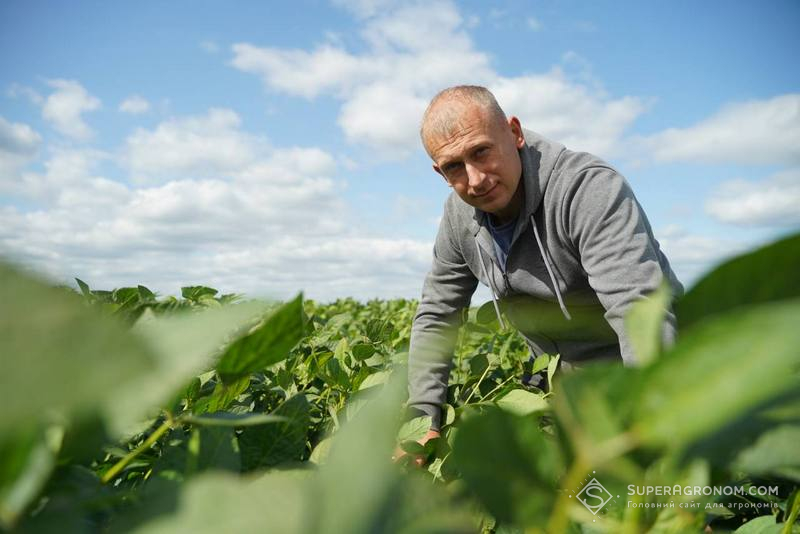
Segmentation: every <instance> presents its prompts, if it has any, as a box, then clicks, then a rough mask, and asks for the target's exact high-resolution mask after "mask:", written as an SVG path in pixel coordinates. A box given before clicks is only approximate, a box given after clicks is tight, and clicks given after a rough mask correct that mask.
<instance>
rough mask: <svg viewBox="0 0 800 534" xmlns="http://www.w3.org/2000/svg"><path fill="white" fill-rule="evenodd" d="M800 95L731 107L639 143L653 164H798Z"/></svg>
mask: <svg viewBox="0 0 800 534" xmlns="http://www.w3.org/2000/svg"><path fill="white" fill-rule="evenodd" d="M798 139H800V94H798V93H792V94H786V95H780V96H776V97H774V98H770V99H768V100H752V101H749V102H740V103H735V104H729V105H727V106H725V107H723V108H722V109H721V110H719V111H718V112H717V113H715V114H714V115H712V116H711V117H709V118H707V119H705V120H703V121H701V122H699V123H697V124H695V125H693V126H690V127H688V128H670V129H668V130H664V131H663V132H659V133H656V134H654V135H652V136H649V137H647V138H645V139H643V140H642V141H643V143H644V146H645V148H646V149H647V150H648V151H649V152H650V153H651V154H652V155H653V157H654V158H655V159H656V160H657V161H689V162H702V163H722V164H730V163H738V164H743V165H751V164H755V165H758V164H766V165H775V164H785V165H797V164H798V163H800V143H798V141H797V140H798Z"/></svg>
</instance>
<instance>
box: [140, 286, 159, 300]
mask: <svg viewBox="0 0 800 534" xmlns="http://www.w3.org/2000/svg"><path fill="white" fill-rule="evenodd" d="M136 289H138V290H139V300H140V301H141V302H154V301H155V300H156V295H155V293H153V292H152V291H150V290H149V289H148V288H146V287H145V286H142V285H140V286H137V287H136Z"/></svg>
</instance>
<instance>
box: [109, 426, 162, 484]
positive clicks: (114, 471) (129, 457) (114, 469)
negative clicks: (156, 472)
mask: <svg viewBox="0 0 800 534" xmlns="http://www.w3.org/2000/svg"><path fill="white" fill-rule="evenodd" d="M172 425H173V420H172V417H171V416H170V415H169V414H167V418H166V419H165V420H164V422H163V423H161V426H159V427H158V428H157V429H156V431H155V432H153V433H152V434H150V436H149V437H148V438H147V439H146V440H144V442H142V444H141V445H139V446H138V447H136V448H135V449H133V450H132V451H131V452H129V453H128V454H126V455H125V457H124V458H122V459H121V460H120V461H118V462H117V463H115V464H114V465H113V466H111V469H109V470H108V471H106V473H105V474H104V475H103V477H102V478H101V479H100V481H101V482H102V483H103V484H108V482H109V481H110V480H111V479H112V478H114V477H115V476H117V475H118V474H119V472H120V471H122V470H123V469H125V467H126V466H127V465H128V464H129V463H131V462H132V461H133V460H134V459H135V458H136V457H137V456H139V455H140V454H142V453H143V452H144V451H146V450H147V449H149V448H150V446H151V445H153V443H155V442H156V441H158V439H159V438H160V437H161V436H163V435H164V433H165V432H166V431H167V430H169V429H170V428H172Z"/></svg>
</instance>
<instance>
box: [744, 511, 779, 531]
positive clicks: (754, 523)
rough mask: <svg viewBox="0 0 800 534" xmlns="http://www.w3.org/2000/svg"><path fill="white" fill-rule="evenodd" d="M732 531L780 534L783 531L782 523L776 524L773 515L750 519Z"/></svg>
mask: <svg viewBox="0 0 800 534" xmlns="http://www.w3.org/2000/svg"><path fill="white" fill-rule="evenodd" d="M734 532H735V533H736V534H780V533H781V532H783V524H780V525H779V524H776V523H775V516H774V515H762V516H761V517H756V518H755V519H751V520H750V521H748V522H747V523H745V524H744V525H742V526H741V527H739V528H737V529H736V530H734Z"/></svg>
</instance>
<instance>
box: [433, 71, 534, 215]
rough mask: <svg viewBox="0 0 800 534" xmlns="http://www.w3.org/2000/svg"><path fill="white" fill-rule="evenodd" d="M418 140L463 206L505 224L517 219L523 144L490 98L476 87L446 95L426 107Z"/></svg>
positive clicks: (517, 128) (512, 122)
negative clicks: (503, 221)
mask: <svg viewBox="0 0 800 534" xmlns="http://www.w3.org/2000/svg"><path fill="white" fill-rule="evenodd" d="M420 136H421V137H422V143H423V145H425V150H426V151H427V152H428V155H429V156H430V157H431V159H432V160H433V169H434V170H435V171H436V172H438V173H439V174H441V175H442V176H443V177H444V179H445V180H446V181H447V183H448V184H449V185H450V186H451V187H452V188H453V189H454V190H455V192H456V194H458V196H459V197H461V198H462V199H463V200H464V202H466V203H467V204H470V205H471V206H475V207H476V208H479V209H481V210H483V211H486V212H489V213H493V214H495V215H497V216H498V217H499V218H500V219H501V220H506V219H510V218H513V217H514V216H516V213H517V211H519V206H520V202H521V198H522V195H521V193H520V191H521V190H520V188H519V182H520V177H521V175H522V162H521V161H520V156H519V152H518V150H519V149H520V148H522V147H523V146H524V144H525V138H524V137H523V135H522V128H521V126H520V123H519V120H518V119H517V118H516V117H511V118H510V119H507V118H506V116H505V113H503V110H502V109H500V106H499V105H498V104H497V101H496V100H495V98H494V96H493V95H492V93H490V92H489V91H488V90H487V89H486V88H484V87H477V86H472V85H464V86H457V87H451V88H449V89H445V90H444V91H442V92H440V93H439V94H437V95H436V96H435V97H434V98H433V100H432V101H431V103H430V104H429V105H428V109H427V110H426V111H425V115H424V116H423V119H422V127H421V128H420Z"/></svg>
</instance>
